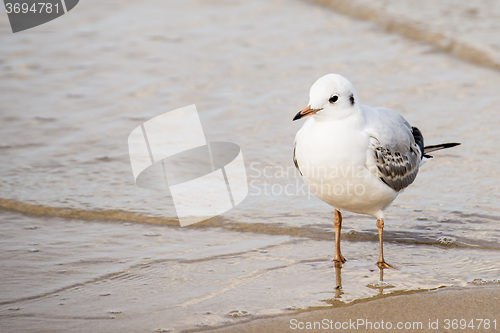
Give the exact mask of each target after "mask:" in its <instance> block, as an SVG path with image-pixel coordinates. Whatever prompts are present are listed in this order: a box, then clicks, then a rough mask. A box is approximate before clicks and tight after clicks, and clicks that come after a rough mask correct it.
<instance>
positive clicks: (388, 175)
mask: <svg viewBox="0 0 500 333" xmlns="http://www.w3.org/2000/svg"><path fill="white" fill-rule="evenodd" d="M369 151H370V152H369V154H371V155H372V156H371V157H372V158H371V160H372V161H371V162H372V166H373V165H374V166H375V167H371V168H370V167H369V170H370V171H371V172H372V173H373V174H375V175H376V176H377V177H379V178H380V180H381V181H383V182H384V183H385V184H386V185H387V186H389V187H390V188H392V189H393V190H394V191H396V192H399V191H401V190H402V189H404V188H405V187H407V186H408V185H410V184H411V183H413V181H414V180H415V178H416V177H417V173H418V167H419V165H420V160H421V158H420V151H419V150H418V147H412V148H410V150H409V151H407V152H399V151H395V150H393V149H391V148H390V147H384V146H382V145H381V144H380V142H379V141H378V139H377V138H374V137H371V138H370V148H369Z"/></svg>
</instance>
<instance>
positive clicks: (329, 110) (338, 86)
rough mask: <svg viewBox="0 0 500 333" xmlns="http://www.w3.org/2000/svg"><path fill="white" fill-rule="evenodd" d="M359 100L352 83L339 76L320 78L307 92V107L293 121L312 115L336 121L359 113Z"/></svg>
mask: <svg viewBox="0 0 500 333" xmlns="http://www.w3.org/2000/svg"><path fill="white" fill-rule="evenodd" d="M359 107H360V104H359V99H358V95H357V93H356V90H355V89H354V86H353V85H352V83H351V82H350V81H349V80H347V79H346V78H345V77H343V76H342V75H339V74H327V75H325V76H322V77H320V78H319V79H318V80H317V81H316V82H314V84H313V85H312V87H311V90H310V92H309V105H308V106H307V107H306V108H305V109H303V110H302V111H300V112H299V113H297V114H296V115H295V118H293V120H297V119H300V118H303V117H306V116H311V115H314V116H315V117H317V118H318V119H324V120H337V119H343V118H346V117H348V116H350V115H352V114H353V113H355V112H357V111H359Z"/></svg>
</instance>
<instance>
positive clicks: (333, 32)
mask: <svg viewBox="0 0 500 333" xmlns="http://www.w3.org/2000/svg"><path fill="white" fill-rule="evenodd" d="M333 2H335V1H333ZM356 3H357V4H358V5H359V6H365V5H366V4H364V2H363V1H358V2H356V1H355V2H353V4H354V5H356ZM385 3H386V6H390V5H389V4H388V3H387V2H385ZM488 3H490V2H488V1H483V2H481V3H478V4H476V5H473V4H471V5H470V7H471V8H469V7H467V9H468V10H469V12H468V13H469V14H467V13H466V14H467V15H473V16H474V15H475V16H478V17H483V15H486V14H485V12H488V11H490V7H488V6H487V5H488ZM367 6H368V5H367ZM409 6H410V8H411V4H410V5H409ZM440 6H441V5H440ZM403 7H404V6H403ZM472 7H473V8H472ZM360 8H363V7H360ZM391 8H395V9H397V10H399V11H400V12H403V13H408V12H409V11H408V10H406V11H405V8H399V7H391ZM440 8H443V6H441V7H440ZM447 8H448V9H449V6H448V7H447ZM494 8H496V7H494ZM384 10H385V9H384V8H383V7H382V9H380V11H381V12H384ZM397 10H396V12H395V13H394V10H393V11H387V12H386V13H388V16H387V17H385V19H388V20H389V19H391V17H395V18H397V17H398V12H397ZM470 10H472V11H470ZM431 12H433V7H432V6H430V5H429V6H423V7H422V8H421V9H420V11H418V13H419V14H418V15H420V16H419V17H418V19H420V20H422V17H423V19H424V20H425V18H426V17H428V16H427V14H428V13H431ZM496 12H497V11H495V10H491V13H493V14H491V13H490V14H489V15H490V16H489V20H490V21H493V20H494V19H495V17H497V16H493V15H494V14H495V13H496ZM471 13H472V14H471ZM474 13H475V14H474ZM389 14H391V15H393V16H391V15H389ZM455 14H456V12H453V11H452V12H451V14H450V17H451V18H453V22H455V24H457V26H460V24H461V23H460V22H459V20H458V19H457V18H456V17H455V16H453V15H455ZM459 14H460V13H459ZM408 15H410V14H408ZM457 15H458V14H457ZM460 15H461V14H460ZM464 15H465V14H464ZM451 18H449V19H450V20H451ZM445 19H446V18H443V20H445ZM432 20H433V19H431V21H432ZM478 20H479V19H478ZM419 27H420V29H424V30H425V28H426V27H427V28H428V29H429V31H432V29H436V24H434V25H432V24H430V23H429V24H428V25H420V26H419ZM437 28H439V25H437ZM392 30H397V29H392ZM445 30H446V29H444V28H443V31H445ZM397 32H398V31H395V32H394V31H393V32H387V31H386V30H384V28H382V27H380V26H379V25H376V24H375V23H373V22H369V21H361V20H357V19H352V18H350V17H348V16H344V15H342V14H339V13H337V12H335V11H334V10H332V8H330V7H323V6H320V5H317V4H314V3H310V2H307V1H283V0H273V1H260V0H256V1H248V2H244V3H241V2H236V1H223V0H220V1H211V2H206V1H195V0H189V1H183V2H182V4H181V3H177V2H176V3H173V2H171V3H169V2H167V3H165V2H164V1H157V0H150V1H143V2H140V3H135V2H127V1H107V2H106V3H102V2H97V1H86V2H82V3H80V4H79V5H78V6H77V7H75V9H73V10H72V11H71V12H70V13H68V14H67V15H65V16H63V17H61V18H59V19H58V20H55V21H53V22H52V23H50V24H46V25H44V26H40V27H39V28H37V29H36V30H30V31H25V32H22V33H16V34H12V33H11V32H10V27H9V26H8V21H7V18H6V15H5V13H1V15H0V41H1V42H0V45H1V46H0V77H1V79H0V90H1V92H2V93H1V97H0V138H1V141H0V155H1V162H0V175H1V180H2V181H1V183H0V205H1V206H2V207H3V208H5V209H10V210H16V211H19V212H22V213H29V214H34V215H36V216H46V217H52V216H58V217H65V218H78V219H83V220H118V221H127V222H132V223H141V222H153V223H157V224H160V225H162V224H163V225H168V226H169V227H171V228H175V229H176V230H177V229H179V230H178V232H177V233H176V235H180V234H181V233H182V232H188V233H189V232H193V231H194V230H197V228H199V227H203V228H208V229H209V230H211V231H210V232H211V233H215V234H217V233H218V232H219V237H220V239H222V240H223V239H226V241H229V240H230V238H231V237H233V236H229V235H227V234H226V232H227V231H233V232H238V233H248V232H251V233H257V234H260V235H261V237H269V235H279V236H280V237H281V236H283V237H296V238H297V239H299V240H297V241H296V242H297V244H296V246H289V248H288V250H287V251H286V253H287V254H288V255H291V256H294V255H297V254H296V253H301V252H302V251H303V249H302V246H305V245H307V246H308V247H309V249H308V250H306V251H304V252H303V254H304V255H305V256H306V257H304V258H301V259H300V260H303V261H305V262H309V261H310V262H316V261H320V262H327V261H328V258H329V257H330V256H333V223H332V217H333V211H332V208H331V207H329V206H328V205H326V204H324V203H322V202H321V201H320V200H319V199H317V198H315V197H313V196H311V195H310V194H309V193H308V192H307V190H306V188H305V186H304V185H303V183H302V180H301V179H300V175H299V174H298V172H297V171H296V170H295V168H294V166H293V162H292V153H293V140H294V136H295V133H296V131H297V130H298V129H299V128H300V126H301V125H302V124H301V123H300V122H292V118H293V116H294V115H295V113H296V112H297V111H298V110H300V109H302V108H303V107H305V106H306V105H307V102H308V91H309V88H310V86H311V84H312V83H313V82H314V81H315V80H316V79H317V78H318V77H320V76H322V75H324V74H326V73H330V72H336V73H340V74H342V75H344V76H346V77H348V78H349V79H350V80H351V81H352V82H353V84H354V85H355V87H356V89H357V91H358V94H359V96H360V99H361V101H362V103H364V104H368V105H376V106H385V107H390V108H393V109H395V110H397V111H399V112H400V113H401V114H403V115H404V117H405V118H406V119H407V120H408V121H409V122H410V123H411V124H412V125H413V126H417V127H418V128H419V129H420V130H421V131H422V132H423V134H424V137H425V139H426V143H427V144H437V143H441V142H455V141H456V142H461V143H462V145H461V146H459V147H457V148H454V149H450V150H447V151H443V152H438V153H435V154H434V156H435V158H434V159H433V160H431V161H429V162H428V163H427V164H425V165H424V166H423V167H422V168H421V171H420V173H419V175H418V177H417V180H416V181H415V183H414V184H413V185H412V186H411V187H410V188H408V189H407V190H406V191H405V192H404V193H403V194H402V195H400V196H399V198H398V199H397V200H396V201H395V202H394V204H393V205H392V206H391V207H390V208H389V209H388V210H387V216H386V228H385V233H384V236H385V240H386V243H387V244H388V247H387V249H386V258H387V260H388V262H390V263H391V264H394V265H395V266H396V267H398V268H399V270H398V271H391V272H389V273H387V275H389V274H390V277H391V280H390V283H392V284H393V285H394V286H395V288H396V289H397V290H413V289H422V288H423V289H425V288H435V287H439V286H441V285H466V284H467V283H471V282H473V281H476V282H477V281H480V280H477V279H483V280H481V281H485V282H491V281H495V279H498V278H499V273H498V272H499V268H500V264H499V263H498V254H499V252H498V251H499V250H500V244H499V242H498V237H499V235H500V232H499V228H498V223H499V221H500V218H499V217H498V212H499V209H498V202H499V198H500V194H499V190H498V189H499V185H500V184H499V179H498V166H497V165H498V163H499V162H500V161H499V154H498V153H497V152H496V137H497V135H498V129H497V128H498V126H497V124H498V123H499V121H500V118H499V117H500V116H499V115H500V113H499V112H498V110H497V108H498V107H497V105H499V102H500V97H499V95H498V86H499V84H500V75H499V73H498V72H497V71H496V70H494V69H491V67H487V65H488V63H485V64H483V65H485V66H481V65H478V64H474V63H471V62H466V61H464V60H462V59H460V58H458V57H456V56H455V55H450V54H449V53H447V52H444V51H443V49H442V48H439V47H438V46H436V45H433V44H432V43H425V42H419V41H415V40H411V39H407V38H405V37H401V36H400V35H399V34H397ZM445 32H446V31H445ZM466 37H467V36H466ZM457 40H460V39H457ZM492 40H494V41H496V39H492ZM484 41H485V42H484V45H486V46H485V48H487V50H486V51H484V50H485V49H484V48H483V49H481V50H482V51H481V52H489V50H493V51H494V50H496V46H495V44H493V46H491V44H492V42H491V40H490V39H488V38H486V37H485V38H484ZM476 43H478V44H481V40H479V41H478V40H476ZM488 47H489V48H488ZM452 51H453V50H452ZM493 51H492V52H493ZM451 53H454V54H457V52H451ZM478 62H480V61H478ZM190 104H196V106H197V109H198V112H199V115H200V118H201V122H202V125H203V127H204V131H205V135H206V137H207V141H227V142H233V143H236V144H238V145H239V146H240V147H241V150H242V152H243V156H244V159H245V163H246V167H247V176H248V181H249V194H248V197H247V198H246V199H245V200H244V202H243V203H241V204H240V205H238V206H237V207H236V208H234V209H232V210H231V211H229V212H227V213H225V214H223V215H222V216H220V217H218V218H214V219H212V220H209V221H206V222H204V223H202V224H200V225H194V226H192V227H189V228H191V229H180V227H178V223H177V220H176V214H175V209H174V206H173V202H172V199H171V197H170V196H169V195H168V193H160V192H157V191H151V190H148V189H143V188H140V187H138V186H136V185H135V183H134V179H133V176H132V171H131V167H130V161H129V156H128V148H127V137H128V135H129V133H130V132H131V131H132V130H133V129H134V128H135V127H137V126H139V125H140V124H141V123H143V122H144V121H146V120H148V119H150V118H152V117H154V116H156V115H159V114H162V113H164V112H167V111H170V110H174V109H176V108H179V107H182V106H186V105H190ZM2 214H4V215H5V214H11V213H6V212H5V211H4V212H3V213H2ZM9 216H11V215H9ZM19 219H22V217H19ZM4 220H5V221H9V223H16V218H12V217H10V218H4ZM89 223H90V222H89ZM343 226H344V229H343V232H344V235H343V246H344V247H345V248H346V250H344V251H343V252H344V255H345V256H346V257H347V258H348V259H349V258H350V257H351V259H352V261H351V262H348V263H347V267H348V269H347V270H346V269H345V268H344V275H347V277H348V278H347V281H349V282H348V283H347V285H349V284H350V283H352V284H353V286H354V285H356V286H357V285H358V284H359V285H366V279H367V278H366V277H365V276H366V275H363V274H358V273H359V271H357V269H356V268H357V267H358V268H359V267H361V268H359V269H360V270H363V271H369V272H371V273H367V274H370V277H372V275H373V274H376V273H374V272H373V271H372V270H371V268H368V267H370V266H369V265H371V264H373V263H372V261H373V262H375V261H376V255H377V229H376V226H375V220H374V219H373V218H371V217H367V216H361V215H356V214H350V213H345V214H344V225H343ZM226 235H227V237H228V238H225V237H226ZM179 241H180V239H179ZM183 241H186V240H183ZM324 241H331V244H330V243H329V242H324ZM188 242H189V241H188ZM198 242H199V238H193V240H192V244H191V245H192V246H193V247H195V246H197V244H198ZM292 243H293V242H292ZM249 244H250V245H249V247H251V244H252V243H251V242H250V243H249ZM255 244H256V245H255V246H256V248H259V246H260V245H257V244H258V243H255ZM293 244H294V243H293ZM328 244H329V245H328ZM330 245H331V246H330ZM312 249H315V250H312ZM316 250H317V251H316ZM228 251H229V250H228ZM293 253H295V254H293ZM283 255H284V256H285V257H286V255H285V254H283ZM349 265H351V266H350V267H349ZM310 266H311V265H305V266H304V267H308V268H307V272H309V273H307V274H306V273H304V274H306V275H308V276H310V274H311V273H310V270H311V269H312V270H313V273H312V275H315V274H316V272H321V273H318V274H317V275H316V277H314V279H313V280H314V281H316V280H321V278H322V276H323V274H327V275H329V276H331V269H330V268H314V267H315V266H314V265H312V266H314V267H312V266H311V267H312V268H311V267H310ZM320 266H321V265H320ZM300 267H302V266H300ZM289 268H290V267H288V268H287V269H289ZM332 269H333V268H332ZM292 271H293V270H292ZM423 272H427V273H425V274H424V273H423ZM291 274H293V273H291ZM377 274H378V273H377ZM418 276H420V278H418ZM256 278H257V277H256ZM343 278H344V279H343V280H344V295H343V296H342V297H343V299H344V300H346V301H351V300H354V299H358V298H363V297H367V296H369V295H372V294H374V293H376V292H377V291H376V290H375V291H370V290H371V289H370V288H366V289H362V291H360V290H359V289H357V288H354V287H353V288H349V287H346V286H345V284H346V283H345V281H346V276H344V277H343ZM386 279H387V277H386ZM475 279H476V280H475ZM268 281H272V278H269V280H268ZM304 281H306V280H304ZM330 282H331V281H330ZM305 283H307V282H305ZM314 283H315V282H311V284H312V285H314ZM316 283H319V282H317V281H316ZM321 285H322V284H321V283H319V284H316V285H315V286H316V287H312V289H313V290H312V291H310V294H308V293H307V292H305V294H306V295H307V294H308V295H311V294H314V293H315V292H316V291H318V289H317V288H319V286H321ZM303 287H304V286H303V285H302V286H301V287H300V288H303ZM375 289H377V288H375ZM324 298H325V296H324V295H322V296H318V297H316V296H314V297H311V298H310V299H309V298H308V297H302V298H300V302H302V303H303V305H302V306H305V307H307V306H312V305H318V304H319V303H317V302H316V301H314V300H313V299H324ZM327 298H328V297H327ZM285 299H286V298H285ZM283 302H286V301H283ZM320 303H321V302H320ZM273 304H274V303H273ZM286 305H287V304H280V305H276V304H274V305H273V306H262V308H261V310H259V311H260V312H262V313H269V312H271V313H272V312H273V311H276V310H272V309H276V308H280V307H281V308H282V307H283V306H286ZM262 309H263V310H262ZM259 311H256V313H260V312H259ZM266 311H267V312H266Z"/></svg>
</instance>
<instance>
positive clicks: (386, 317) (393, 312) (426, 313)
mask: <svg viewBox="0 0 500 333" xmlns="http://www.w3.org/2000/svg"><path fill="white" fill-rule="evenodd" d="M499 301H500V288H498V287H491V286H490V287H474V288H469V289H459V288H450V289H445V290H436V291H428V292H425V293H417V294H412V295H401V296H391V297H386V298H382V299H377V300H371V301H369V302H361V303H357V304H353V305H348V306H344V307H340V308H335V309H328V310H317V311H313V312H305V313H300V314H297V315H293V316H282V317H276V318H270V319H260V320H255V321H253V322H250V323H247V324H243V325H235V326H231V327H226V328H222V329H218V330H212V331H211V332H217V333H223V332H244V333H251V332H294V331H305V332H380V331H387V332H403V331H404V332H453V331H456V330H461V331H464V332H497V331H498V330H499V329H500V327H499V326H498V321H499V316H498V309H499V306H498V304H499ZM485 318H487V319H488V320H487V321H484V320H483V319H485ZM476 319H477V320H476ZM494 320H496V322H495V321H494ZM398 325H401V326H398ZM467 325H470V326H467Z"/></svg>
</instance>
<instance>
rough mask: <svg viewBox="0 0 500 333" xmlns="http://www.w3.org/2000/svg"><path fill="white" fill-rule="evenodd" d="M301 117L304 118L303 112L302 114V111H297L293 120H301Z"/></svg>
mask: <svg viewBox="0 0 500 333" xmlns="http://www.w3.org/2000/svg"><path fill="white" fill-rule="evenodd" d="M300 118H302V114H300V112H297V114H296V115H295V117H293V119H292V121H295V120H299V119H300Z"/></svg>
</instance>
